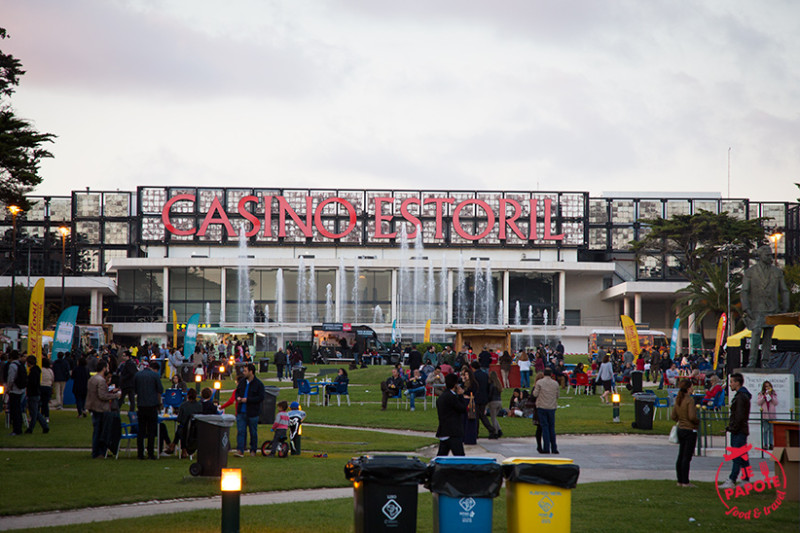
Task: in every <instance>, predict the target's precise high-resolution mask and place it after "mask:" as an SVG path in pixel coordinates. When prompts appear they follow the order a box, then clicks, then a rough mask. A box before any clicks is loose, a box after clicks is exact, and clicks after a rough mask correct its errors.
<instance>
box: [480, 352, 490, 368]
mask: <svg viewBox="0 0 800 533" xmlns="http://www.w3.org/2000/svg"><path fill="white" fill-rule="evenodd" d="M478 362H479V363H480V365H481V368H489V367H490V366H492V354H490V353H489V352H488V351H486V350H484V351H482V352H481V353H479V354H478Z"/></svg>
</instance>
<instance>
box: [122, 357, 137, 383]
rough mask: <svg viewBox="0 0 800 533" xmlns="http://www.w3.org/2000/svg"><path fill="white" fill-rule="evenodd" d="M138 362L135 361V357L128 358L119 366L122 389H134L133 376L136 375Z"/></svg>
mask: <svg viewBox="0 0 800 533" xmlns="http://www.w3.org/2000/svg"><path fill="white" fill-rule="evenodd" d="M137 370H138V369H137V368H136V363H134V362H133V359H128V360H127V361H125V362H124V363H122V366H120V367H119V386H120V388H122V389H132V388H133V378H134V377H136V372H137Z"/></svg>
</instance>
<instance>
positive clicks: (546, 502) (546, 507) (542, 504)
mask: <svg viewBox="0 0 800 533" xmlns="http://www.w3.org/2000/svg"><path fill="white" fill-rule="evenodd" d="M553 505H555V504H554V503H553V500H551V499H550V498H549V497H548V496H545V497H544V498H542V499H541V500H539V508H540V509H541V510H542V511H544V512H545V513H549V512H550V509H552V508H553Z"/></svg>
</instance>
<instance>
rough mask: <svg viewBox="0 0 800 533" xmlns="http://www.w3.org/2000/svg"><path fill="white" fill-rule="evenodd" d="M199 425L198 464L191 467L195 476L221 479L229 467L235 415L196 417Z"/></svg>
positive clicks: (190, 469)
mask: <svg viewBox="0 0 800 533" xmlns="http://www.w3.org/2000/svg"><path fill="white" fill-rule="evenodd" d="M194 421H195V423H197V462H196V463H192V464H191V465H190V466H189V473H191V474H192V475H193V476H210V477H219V476H220V475H222V469H223V468H225V467H226V466H228V451H229V450H230V448H231V438H230V430H231V427H232V426H233V423H234V422H236V417H235V416H233V415H194Z"/></svg>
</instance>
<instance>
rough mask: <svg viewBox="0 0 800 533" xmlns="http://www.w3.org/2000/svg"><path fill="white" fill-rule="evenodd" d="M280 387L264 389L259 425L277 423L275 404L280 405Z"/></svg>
mask: <svg viewBox="0 0 800 533" xmlns="http://www.w3.org/2000/svg"><path fill="white" fill-rule="evenodd" d="M280 392H281V390H280V389H279V388H278V387H264V401H263V402H261V412H260V413H259V414H258V423H259V424H272V423H273V422H275V404H277V403H278V394H279V393H280Z"/></svg>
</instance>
